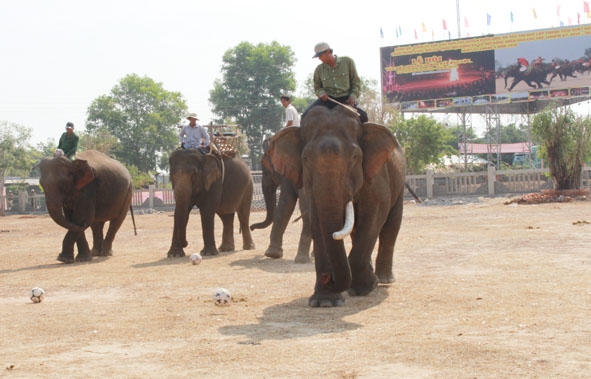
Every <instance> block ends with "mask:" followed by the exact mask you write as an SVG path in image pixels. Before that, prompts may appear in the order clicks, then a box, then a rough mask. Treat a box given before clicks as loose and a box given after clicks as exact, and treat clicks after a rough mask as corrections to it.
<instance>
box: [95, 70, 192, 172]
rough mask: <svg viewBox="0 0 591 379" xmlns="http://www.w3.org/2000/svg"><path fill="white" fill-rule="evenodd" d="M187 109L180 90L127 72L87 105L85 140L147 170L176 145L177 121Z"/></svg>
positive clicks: (154, 166) (121, 159)
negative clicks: (114, 84)
mask: <svg viewBox="0 0 591 379" xmlns="http://www.w3.org/2000/svg"><path fill="white" fill-rule="evenodd" d="M186 112H187V105H186V103H185V101H184V99H183V98H182V95H181V94H180V93H179V92H169V91H166V90H165V89H164V88H163V87H162V83H157V82H155V81H154V80H152V79H150V78H148V77H139V76H138V75H136V74H132V75H128V76H126V77H124V78H123V79H121V80H120V82H119V84H117V85H116V86H115V87H113V89H112V90H111V93H110V94H108V95H102V96H100V97H98V98H97V99H95V100H94V101H93V102H92V104H91V105H90V107H89V108H88V120H87V124H86V129H87V131H88V136H86V137H85V141H84V143H85V146H86V147H90V146H92V147H93V148H97V149H100V150H104V149H107V150H112V151H111V154H110V155H114V156H115V157H116V158H117V159H118V160H120V161H121V162H123V163H126V164H127V165H129V166H135V167H137V168H138V170H139V171H140V172H143V173H149V172H151V171H154V170H156V169H157V168H158V167H161V166H162V164H163V163H162V162H161V160H160V157H162V153H163V152H167V151H170V150H173V149H174V148H175V146H176V145H177V143H178V137H177V135H178V134H177V133H178V129H177V124H178V123H179V120H181V119H183V118H184V117H183V116H184V114H185V113H186ZM104 137H107V140H105V141H101V139H102V138H104ZM111 137H114V138H116V140H117V143H115V141H114V140H113V139H112V138H111Z"/></svg>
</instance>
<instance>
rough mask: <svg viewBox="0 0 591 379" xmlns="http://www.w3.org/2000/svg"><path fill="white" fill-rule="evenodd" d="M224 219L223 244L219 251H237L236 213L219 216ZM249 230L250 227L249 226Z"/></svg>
mask: <svg viewBox="0 0 591 379" xmlns="http://www.w3.org/2000/svg"><path fill="white" fill-rule="evenodd" d="M219 216H220V218H221V219H222V225H223V230H222V244H221V245H220V247H219V249H218V250H219V251H235V250H236V247H235V245H234V213H226V214H223V215H219ZM247 229H248V226H247Z"/></svg>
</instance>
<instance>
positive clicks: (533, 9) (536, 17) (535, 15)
mask: <svg viewBox="0 0 591 379" xmlns="http://www.w3.org/2000/svg"><path fill="white" fill-rule="evenodd" d="M531 10H532V11H533V12H534V20H537V19H538V14H537V13H536V8H532V9H531Z"/></svg>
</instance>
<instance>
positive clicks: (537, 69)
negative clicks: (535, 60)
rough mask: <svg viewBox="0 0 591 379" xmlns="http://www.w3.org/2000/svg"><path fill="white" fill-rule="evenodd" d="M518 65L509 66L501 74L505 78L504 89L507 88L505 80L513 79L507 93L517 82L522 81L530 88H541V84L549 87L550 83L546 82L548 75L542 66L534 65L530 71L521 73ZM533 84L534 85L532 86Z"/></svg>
mask: <svg viewBox="0 0 591 379" xmlns="http://www.w3.org/2000/svg"><path fill="white" fill-rule="evenodd" d="M521 67H522V66H520V65H517V64H515V65H511V66H509V67H507V68H506V69H505V71H504V72H503V77H504V78H505V88H507V79H508V78H513V81H512V82H511V86H509V88H508V91H509V92H511V90H513V88H515V86H516V85H517V84H519V82H521V81H524V82H526V83H527V85H528V86H530V87H532V88H538V89H539V88H543V87H542V83H543V84H546V85H550V82H549V81H548V80H546V76H547V75H548V70H547V69H546V67H544V65H534V66H532V67H531V68H530V69H528V70H526V71H521ZM532 83H535V84H536V85H534V84H532Z"/></svg>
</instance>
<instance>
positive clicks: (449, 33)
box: [447, 30, 451, 39]
mask: <svg viewBox="0 0 591 379" xmlns="http://www.w3.org/2000/svg"><path fill="white" fill-rule="evenodd" d="M447 39H451V32H450V31H449V30H448V31H447Z"/></svg>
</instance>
